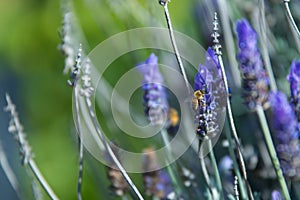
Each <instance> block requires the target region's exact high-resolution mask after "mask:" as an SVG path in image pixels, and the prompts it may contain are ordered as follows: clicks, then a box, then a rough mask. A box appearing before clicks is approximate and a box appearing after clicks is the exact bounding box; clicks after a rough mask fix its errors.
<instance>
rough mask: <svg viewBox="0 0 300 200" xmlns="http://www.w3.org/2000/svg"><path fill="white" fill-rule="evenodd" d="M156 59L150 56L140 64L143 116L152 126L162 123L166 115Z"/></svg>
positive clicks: (166, 108) (163, 93) (163, 91)
mask: <svg viewBox="0 0 300 200" xmlns="http://www.w3.org/2000/svg"><path fill="white" fill-rule="evenodd" d="M157 60H158V59H157V57H156V56H155V54H153V53H152V54H151V55H150V57H149V58H148V59H147V60H146V61H145V62H144V63H143V64H142V66H141V70H140V71H141V73H142V74H143V75H144V81H143V86H142V88H143V90H144V91H145V93H144V103H143V104H144V106H145V114H146V116H147V117H148V120H149V121H150V123H151V124H152V125H161V124H163V123H164V121H165V119H166V117H167V113H168V102H167V97H166V92H165V89H164V87H163V86H162V84H163V77H162V75H161V74H160V72H159V70H158V64H157Z"/></svg>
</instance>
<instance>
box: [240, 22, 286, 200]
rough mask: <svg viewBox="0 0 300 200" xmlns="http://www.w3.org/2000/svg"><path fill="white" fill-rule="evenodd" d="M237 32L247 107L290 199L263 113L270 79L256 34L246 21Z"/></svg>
mask: <svg viewBox="0 0 300 200" xmlns="http://www.w3.org/2000/svg"><path fill="white" fill-rule="evenodd" d="M236 31H237V37H238V46H239V53H238V56H237V59H238V60H239V62H240V68H241V72H242V74H243V86H244V91H245V92H244V95H245V96H244V98H245V101H246V104H247V107H248V108H249V109H250V110H253V109H255V110H256V113H257V115H258V117H259V121H260V123H261V126H262V129H263V133H264V137H265V140H266V144H267V147H268V151H269V155H270V157H271V159H272V163H273V166H274V168H275V171H276V174H277V177H278V181H279V182H280V185H281V188H282V190H283V193H284V196H285V198H286V199H290V197H289V192H288V188H287V185H286V182H285V180H284V178H283V176H282V171H281V169H280V165H279V162H278V158H277V156H276V152H275V147H274V144H273V141H272V138H271V133H270V130H269V128H268V124H267V120H266V117H265V114H264V111H263V108H265V109H266V108H267V107H268V104H267V103H268V77H267V74H266V72H265V71H264V69H263V65H262V61H261V58H260V53H259V51H258V48H257V36H256V32H255V31H254V30H253V28H252V27H251V26H250V24H249V23H248V22H247V20H244V19H243V20H240V21H238V22H237V23H236ZM269 72H270V71H269Z"/></svg>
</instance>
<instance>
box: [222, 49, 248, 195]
mask: <svg viewBox="0 0 300 200" xmlns="http://www.w3.org/2000/svg"><path fill="white" fill-rule="evenodd" d="M218 61H219V63H220V68H221V71H222V78H223V82H224V86H225V90H226V92H227V98H226V108H227V116H228V119H229V125H230V128H231V133H232V135H233V139H234V141H235V151H236V152H237V157H238V163H239V166H240V168H241V170H242V177H243V179H244V181H245V184H246V186H247V192H248V196H249V198H250V199H251V200H253V199H254V197H253V193H252V189H251V187H250V184H249V182H248V177H247V171H246V166H245V162H244V158H243V155H242V151H241V144H240V142H239V139H238V135H237V131H236V128H235V123H234V119H233V114H232V109H231V103H230V99H229V87H228V82H227V78H226V77H227V76H226V72H225V68H224V64H223V59H222V56H221V55H220V54H219V55H218ZM231 147H233V146H231Z"/></svg>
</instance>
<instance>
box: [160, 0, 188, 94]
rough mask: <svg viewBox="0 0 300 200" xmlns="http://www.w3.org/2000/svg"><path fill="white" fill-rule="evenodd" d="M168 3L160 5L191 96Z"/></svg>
mask: <svg viewBox="0 0 300 200" xmlns="http://www.w3.org/2000/svg"><path fill="white" fill-rule="evenodd" d="M168 3H169V0H161V1H160V4H161V5H162V6H163V7H164V12H165V16H166V21H167V25H168V29H169V35H170V39H171V43H172V46H173V49H174V52H175V57H176V60H177V63H178V66H179V69H180V71H181V74H182V76H183V79H184V82H185V86H186V88H187V91H188V94H191V90H190V87H189V82H188V79H187V76H186V73H185V69H184V67H183V64H182V60H181V56H180V53H179V51H178V48H177V44H176V40H175V37H174V31H173V27H172V21H171V17H170V13H169V9H168Z"/></svg>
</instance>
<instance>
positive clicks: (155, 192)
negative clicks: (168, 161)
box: [142, 147, 175, 199]
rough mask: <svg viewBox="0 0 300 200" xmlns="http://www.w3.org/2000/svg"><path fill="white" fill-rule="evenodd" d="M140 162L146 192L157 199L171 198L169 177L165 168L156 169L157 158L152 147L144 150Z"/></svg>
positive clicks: (172, 193) (171, 191)
mask: <svg viewBox="0 0 300 200" xmlns="http://www.w3.org/2000/svg"><path fill="white" fill-rule="evenodd" d="M142 164H143V170H144V171H145V172H144V173H143V179H144V186H145V189H146V194H147V195H149V196H155V197H156V198H158V199H171V197H173V196H174V195H175V194H174V189H173V186H172V181H171V177H170V176H169V174H168V173H167V172H166V171H165V170H157V169H158V164H157V158H156V155H155V153H154V149H153V148H152V147H150V148H147V149H145V150H144V157H143V161H142Z"/></svg>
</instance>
